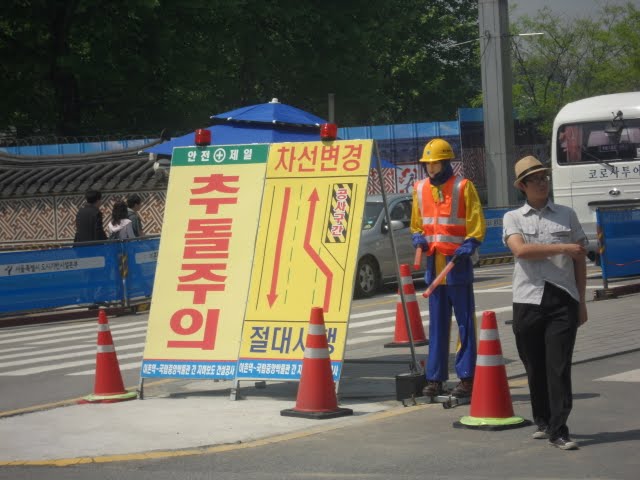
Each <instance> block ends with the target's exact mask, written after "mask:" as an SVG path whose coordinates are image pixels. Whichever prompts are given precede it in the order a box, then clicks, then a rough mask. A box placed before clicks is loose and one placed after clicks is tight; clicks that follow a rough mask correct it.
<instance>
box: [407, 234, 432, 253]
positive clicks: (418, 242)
mask: <svg viewBox="0 0 640 480" xmlns="http://www.w3.org/2000/svg"><path fill="white" fill-rule="evenodd" d="M411 244H412V245H413V248H422V251H423V252H426V251H427V250H428V249H429V244H428V243H427V239H426V238H424V235H423V234H422V233H414V234H413V237H411Z"/></svg>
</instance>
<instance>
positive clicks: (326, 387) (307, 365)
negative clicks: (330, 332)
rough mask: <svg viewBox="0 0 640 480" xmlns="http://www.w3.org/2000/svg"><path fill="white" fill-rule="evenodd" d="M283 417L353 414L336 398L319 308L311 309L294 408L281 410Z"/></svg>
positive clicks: (319, 417) (329, 416)
mask: <svg viewBox="0 0 640 480" xmlns="http://www.w3.org/2000/svg"><path fill="white" fill-rule="evenodd" d="M280 414H281V415H283V416H285V417H302V418H315V419H325V418H335V417H342V416H345V415H352V414H353V410H351V409H350V408H339V407H338V399H337V397H336V389H335V383H334V382H333V373H332V372H331V358H330V357H329V345H328V343H327V333H326V330H325V328H324V317H323V314H322V308H320V307H313V308H312V309H311V319H310V320H309V331H308V333H307V339H306V342H305V348H304V359H303V360H302V373H301V374H300V384H299V385H298V398H297V400H296V406H295V408H290V409H287V410H282V411H281V412H280Z"/></svg>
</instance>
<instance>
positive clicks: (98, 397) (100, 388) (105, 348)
mask: <svg viewBox="0 0 640 480" xmlns="http://www.w3.org/2000/svg"><path fill="white" fill-rule="evenodd" d="M97 343H98V351H97V352H96V378H95V384H94V388H93V393H92V394H90V395H87V396H86V397H84V398H83V399H82V400H80V401H79V402H78V403H114V402H123V401H125V400H133V399H134V398H136V397H137V396H138V394H137V393H136V392H128V391H127V390H125V388H124V383H123V382H122V374H121V373H120V365H118V357H117V355H116V349H115V346H114V345H113V338H111V330H109V321H108V320H107V314H106V313H105V311H104V309H103V308H101V309H100V311H99V313H98V342H97Z"/></svg>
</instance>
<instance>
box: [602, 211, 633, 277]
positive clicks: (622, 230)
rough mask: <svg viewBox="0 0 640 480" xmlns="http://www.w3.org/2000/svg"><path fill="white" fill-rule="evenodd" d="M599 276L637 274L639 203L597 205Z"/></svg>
mask: <svg viewBox="0 0 640 480" xmlns="http://www.w3.org/2000/svg"><path fill="white" fill-rule="evenodd" d="M596 222H597V225H598V243H599V247H600V266H601V268H602V280H603V281H604V282H605V284H606V282H608V281H609V280H610V279H612V278H621V277H631V276H638V275H640V205H637V206H633V207H618V208H598V209H597V210H596Z"/></svg>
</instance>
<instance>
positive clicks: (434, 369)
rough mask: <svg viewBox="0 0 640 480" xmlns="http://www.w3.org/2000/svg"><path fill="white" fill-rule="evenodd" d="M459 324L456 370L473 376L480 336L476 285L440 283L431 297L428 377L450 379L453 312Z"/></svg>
mask: <svg viewBox="0 0 640 480" xmlns="http://www.w3.org/2000/svg"><path fill="white" fill-rule="evenodd" d="M452 310H453V313H455V316H456V322H457V323H458V348H457V351H456V373H457V375H458V378H469V377H473V374H474V372H475V368H476V354H477V335H476V315H475V310H476V306H475V299H474V296H473V285H472V284H470V283H469V284H465V285H440V286H439V287H437V288H436V289H435V290H434V291H433V293H432V294H431V296H430V297H429V357H428V359H427V372H426V377H427V380H429V381H437V382H444V381H446V380H447V379H448V378H449V365H448V364H449V341H450V336H451V312H452Z"/></svg>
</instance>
